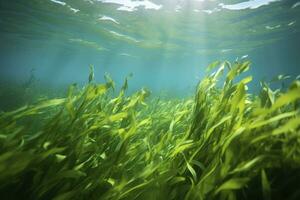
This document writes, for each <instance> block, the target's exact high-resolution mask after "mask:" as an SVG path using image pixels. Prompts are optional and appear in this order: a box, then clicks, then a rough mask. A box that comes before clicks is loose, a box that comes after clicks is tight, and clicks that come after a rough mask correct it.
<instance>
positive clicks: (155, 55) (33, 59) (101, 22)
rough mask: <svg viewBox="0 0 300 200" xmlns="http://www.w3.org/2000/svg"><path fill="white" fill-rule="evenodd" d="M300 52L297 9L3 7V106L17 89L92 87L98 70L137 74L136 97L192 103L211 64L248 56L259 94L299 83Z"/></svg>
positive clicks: (120, 3) (87, 2)
mask: <svg viewBox="0 0 300 200" xmlns="http://www.w3.org/2000/svg"><path fill="white" fill-rule="evenodd" d="M299 49H300V1H298V0H252V1H247V0H223V1H222V0H219V1H210V0H186V1H176V0H165V1H158V0H150V1H146V0H142V1H132V0H61V1H57V0H0V80H1V82H0V83H1V90H2V91H1V93H2V94H1V95H2V97H4V96H5V94H6V93H7V90H5V89H7V88H8V87H9V86H11V88H13V87H14V85H15V84H17V85H20V84H21V85H22V86H23V89H24V90H25V89H26V87H27V86H28V85H31V83H32V82H35V84H36V85H38V87H39V88H44V90H48V92H50V93H51V92H52V91H55V90H61V89H63V90H64V89H65V88H67V86H68V85H69V84H71V83H78V84H80V85H83V84H85V83H86V82H87V77H88V74H89V65H90V64H93V65H94V66H95V77H96V80H97V81H103V75H104V73H105V72H108V73H109V74H110V75H111V77H112V78H113V79H114V80H115V81H116V83H117V85H120V84H121V83H122V81H123V79H124V78H125V76H126V75H128V74H130V73H133V77H132V78H131V79H130V83H129V89H130V91H135V90H137V89H140V88H141V87H147V88H149V89H150V90H151V91H152V92H153V93H154V94H158V93H161V92H162V91H163V92H166V93H168V94H169V95H170V96H174V97H184V96H187V95H191V94H192V93H193V91H194V88H195V85H196V83H197V82H198V81H199V79H201V78H202V77H203V76H204V74H205V67H206V66H207V65H208V64H209V63H211V62H213V61H215V60H229V61H234V60H236V58H239V59H241V58H242V57H243V58H245V59H249V60H251V62H252V68H251V70H250V71H249V72H248V74H252V75H253V77H254V80H253V82H252V83H251V84H250V90H252V91H256V90H257V88H259V81H260V80H262V79H265V80H270V79H272V78H273V77H274V76H276V75H279V74H289V75H291V76H292V78H295V77H296V76H297V75H298V74H300V54H299V52H300V51H299ZM31 76H32V77H34V79H31V78H30V77H31ZM32 80H34V81H32ZM21 90H22V89H21ZM10 98H11V97H10ZM6 100H7V99H6ZM3 101H4V100H3V99H2V102H3ZM20 101H21V100H20Z"/></svg>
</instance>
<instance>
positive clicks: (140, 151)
mask: <svg viewBox="0 0 300 200" xmlns="http://www.w3.org/2000/svg"><path fill="white" fill-rule="evenodd" d="M249 67H250V62H249V61H245V62H235V63H232V64H231V63H229V62H227V61H225V62H214V63H213V64H211V65H210V66H209V67H208V70H214V72H212V73H211V74H210V75H208V76H206V77H205V78H204V79H203V80H201V81H200V82H199V84H198V86H197V89H196V92H195V96H194V98H189V99H182V100H175V99H169V100H167V99H160V98H158V97H149V94H150V93H149V91H147V90H146V89H141V90H140V91H137V92H136V93H135V94H133V95H130V96H128V95H126V90H127V87H128V80H127V78H126V79H125V81H124V84H123V87H122V88H121V89H120V91H119V93H118V95H116V96H115V95H112V93H111V92H110V91H112V90H115V83H114V82H113V80H112V79H111V78H110V77H109V76H108V75H106V76H105V80H106V83H104V84H97V83H95V82H94V72H93V70H94V69H93V67H92V66H91V74H90V76H89V82H88V84H87V85H86V86H85V87H84V88H82V89H79V88H77V87H76V86H75V85H72V86H71V87H70V88H69V91H68V93H67V95H66V97H65V98H54V99H47V100H41V101H40V102H38V103H35V104H34V105H26V106H23V107H21V108H18V109H16V110H13V111H9V112H3V113H1V114H0V195H1V198H3V199H54V200H62V199H72V200H73V199H113V200H114V199H130V200H132V199H144V200H145V199H149V200H156V199H159V200H160V199H170V200H171V199H174V200H177V199H178V200H179V199H180V200H181V199H187V200H194V199H195V200H196V199H199V200H210V199H224V200H225V199H228V200H234V199H265V200H270V199H289V200H292V199H295V200H296V199H300V189H299V188H300V181H299V180H300V115H299V108H300V82H299V81H298V80H295V81H294V82H293V83H292V84H291V85H290V87H289V88H288V89H287V90H285V91H284V89H283V88H282V89H281V90H277V91H276V92H273V91H272V90H271V89H270V88H269V87H268V85H267V84H263V85H262V88H261V94H260V95H254V94H249V93H248V90H247V84H248V83H249V82H250V81H251V80H252V77H251V76H247V77H244V78H240V77H239V76H240V75H241V74H243V73H244V72H246V71H247V70H248V69H249ZM222 77H223V78H222ZM223 79H224V81H223V82H222V83H223V84H219V82H220V80H223ZM237 79H238V80H237Z"/></svg>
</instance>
